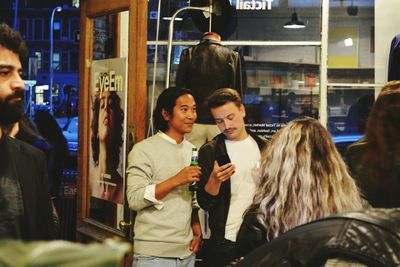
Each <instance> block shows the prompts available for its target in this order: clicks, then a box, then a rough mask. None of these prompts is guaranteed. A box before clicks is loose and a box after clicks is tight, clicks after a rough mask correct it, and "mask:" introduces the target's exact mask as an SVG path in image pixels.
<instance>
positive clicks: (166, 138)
mask: <svg viewBox="0 0 400 267" xmlns="http://www.w3.org/2000/svg"><path fill="white" fill-rule="evenodd" d="M157 135H159V136H160V137H161V138H163V139H165V140H166V141H168V142H170V143H171V144H174V145H180V144H183V142H185V140H186V138H185V137H183V141H182V142H181V143H177V142H176V140H175V139H174V138H172V137H170V136H168V135H167V134H165V133H163V132H161V131H158V133H157Z"/></svg>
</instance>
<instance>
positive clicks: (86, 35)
mask: <svg viewBox="0 0 400 267" xmlns="http://www.w3.org/2000/svg"><path fill="white" fill-rule="evenodd" d="M121 11H129V37H128V38H129V51H128V76H127V81H128V92H127V97H128V100H127V101H128V107H127V110H126V111H125V114H126V116H127V124H128V125H125V126H124V127H128V126H134V127H133V128H134V129H135V132H134V139H135V140H137V141H139V140H142V139H144V138H145V128H146V103H147V101H146V99H147V93H146V91H147V90H146V80H147V76H146V75H147V74H146V72H147V1H146V0H113V1H98V0H82V1H81V11H80V12H81V13H80V33H81V40H80V59H79V63H80V64H79V74H80V75H79V111H80V112H79V131H78V133H79V138H78V141H79V142H78V144H79V146H78V179H77V186H78V190H77V238H78V240H81V241H85V240H99V241H101V240H103V239H104V238H107V237H113V236H115V235H119V236H123V233H122V232H121V231H118V230H116V229H114V228H112V227H107V226H105V225H103V224H101V223H98V222H96V221H94V220H92V219H89V218H88V211H87V204H88V203H87V201H88V195H87V194H88V192H87V186H88V180H89V161H90V148H89V146H90V136H89V135H90V118H89V117H90V116H89V114H90V112H89V110H88V109H90V107H91V103H90V95H91V90H90V89H89V88H91V87H90V86H91V85H90V80H91V63H92V58H93V28H94V25H93V18H94V17H98V16H103V15H107V14H112V13H118V12H121ZM125 205H126V204H125Z"/></svg>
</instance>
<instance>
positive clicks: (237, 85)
mask: <svg viewBox="0 0 400 267" xmlns="http://www.w3.org/2000/svg"><path fill="white" fill-rule="evenodd" d="M176 86H177V87H185V88H188V89H191V90H192V91H193V93H194V96H195V98H196V103H197V121H196V122H197V124H200V125H201V124H206V125H210V127H213V129H214V130H213V136H208V137H205V138H204V141H201V142H198V141H197V142H196V141H191V142H192V143H194V144H195V145H196V146H198V147H199V146H200V145H202V144H204V143H205V142H206V141H208V140H210V139H212V137H214V136H215V135H216V134H218V133H219V131H218V130H217V128H216V126H215V123H214V120H213V119H212V117H211V114H210V112H209V110H208V108H207V107H206V105H205V103H204V102H205V100H206V98H207V97H208V96H209V95H210V94H211V93H212V92H214V90H216V89H220V88H233V89H235V90H237V91H238V92H239V94H240V95H242V90H243V88H242V86H243V85H242V67H241V60H240V55H239V53H238V52H235V51H233V50H232V49H229V48H227V47H224V46H222V45H221V37H220V36H219V35H218V34H217V33H214V32H206V33H204V34H203V36H202V37H201V39H200V43H199V44H197V45H196V46H193V47H190V48H187V49H185V50H183V51H182V54H181V57H180V62H179V67H178V72H177V76H176ZM195 132H196V129H193V133H192V134H196V133H195ZM188 138H189V140H190V137H188Z"/></svg>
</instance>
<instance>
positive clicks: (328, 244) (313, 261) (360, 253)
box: [235, 209, 400, 267]
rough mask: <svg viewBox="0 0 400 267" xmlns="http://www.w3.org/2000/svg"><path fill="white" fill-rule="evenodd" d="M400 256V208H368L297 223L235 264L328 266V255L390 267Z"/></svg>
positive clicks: (243, 265)
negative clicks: (294, 226)
mask: <svg viewBox="0 0 400 267" xmlns="http://www.w3.org/2000/svg"><path fill="white" fill-rule="evenodd" d="M399 257H400V209H367V210H362V211H359V212H348V213H342V214H338V215H333V216H330V217H326V218H323V219H319V220H316V221H313V222H310V223H307V224H304V225H301V226H299V227H296V228H294V229H292V230H290V231H288V232H286V233H284V234H282V235H280V236H279V237H278V238H275V239H273V240H271V241H270V242H269V243H266V244H265V245H263V246H261V247H259V248H257V249H256V250H254V251H253V252H251V253H249V254H248V255H247V256H245V257H244V260H243V261H241V262H240V263H239V264H238V265H235V267H236V266H237V267H247V266H249V267H250V266H251V267H257V266H259V267H261V266H268V267H275V266H276V267H278V266H279V267H280V266H292V267H294V266H310V267H312V266H326V265H325V262H326V261H327V260H328V259H340V260H341V261H342V262H343V261H344V260H348V261H351V262H352V263H362V264H364V265H363V266H374V267H386V266H399ZM329 266H349V262H347V263H346V262H344V263H341V264H340V263H336V264H329ZM351 266H353V265H351Z"/></svg>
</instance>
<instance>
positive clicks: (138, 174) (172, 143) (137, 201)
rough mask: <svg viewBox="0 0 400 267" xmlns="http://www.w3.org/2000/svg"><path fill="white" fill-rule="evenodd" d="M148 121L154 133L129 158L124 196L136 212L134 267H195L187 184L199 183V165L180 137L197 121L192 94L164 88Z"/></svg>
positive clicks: (193, 206) (194, 223) (196, 232)
mask: <svg viewBox="0 0 400 267" xmlns="http://www.w3.org/2000/svg"><path fill="white" fill-rule="evenodd" d="M153 117H154V124H155V126H156V127H157V129H158V130H159V132H158V133H157V134H156V135H154V136H152V137H149V138H147V139H145V140H143V141H141V142H139V143H137V144H136V145H135V146H134V147H133V148H132V151H131V152H130V153H129V157H128V168H127V190H126V195H127V199H128V203H129V207H130V208H131V209H133V210H135V211H137V216H136V220H135V227H134V233H135V236H134V266H136V267H141V266H142V267H143V266H167V267H168V266H194V263H195V253H197V251H198V249H199V245H200V241H201V228H200V224H199V219H198V213H197V212H198V206H197V202H196V201H195V197H194V195H193V193H192V192H190V191H189V189H188V184H190V183H192V182H195V181H199V176H200V167H198V166H189V165H190V161H191V151H192V148H193V147H194V145H193V144H191V143H190V142H189V141H187V140H185V137H184V136H185V134H186V133H189V132H191V130H192V127H193V124H194V122H195V120H196V118H197V114H196V103H195V101H194V98H193V96H192V94H191V91H190V90H187V89H180V88H168V89H166V90H164V91H163V92H162V93H161V95H160V96H159V98H158V100H157V105H156V108H155V111H154V115H153Z"/></svg>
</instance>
